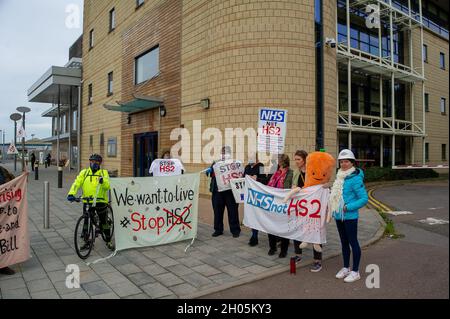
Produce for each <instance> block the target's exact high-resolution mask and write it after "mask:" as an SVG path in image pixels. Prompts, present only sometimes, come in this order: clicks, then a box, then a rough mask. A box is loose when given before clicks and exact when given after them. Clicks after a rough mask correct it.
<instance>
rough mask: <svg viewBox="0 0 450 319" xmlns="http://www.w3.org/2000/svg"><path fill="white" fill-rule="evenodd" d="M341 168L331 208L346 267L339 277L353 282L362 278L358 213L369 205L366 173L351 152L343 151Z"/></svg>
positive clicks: (340, 154) (340, 157) (335, 184)
mask: <svg viewBox="0 0 450 319" xmlns="http://www.w3.org/2000/svg"><path fill="white" fill-rule="evenodd" d="M338 161H339V167H340V169H339V170H338V173H337V175H336V180H335V181H334V184H333V187H332V188H331V196H330V202H329V207H330V211H331V212H332V213H333V217H334V219H335V220H336V225H337V229H338V232H339V237H340V239H341V245H342V256H343V259H344V268H342V269H341V270H340V271H339V272H338V273H337V274H336V278H338V279H344V278H345V279H344V281H345V282H347V283H351V282H354V281H356V280H359V279H361V277H360V274H359V263H360V260H361V248H360V246H359V243H358V237H357V236H358V217H359V212H358V210H359V209H360V208H362V207H364V206H365V205H366V204H367V201H368V197H367V192H366V189H365V186H364V173H363V171H362V170H361V169H359V168H355V161H356V160H355V155H354V154H353V152H352V151H350V150H347V149H345V150H343V151H341V152H340V153H339V157H338ZM350 247H351V252H352V253H353V268H352V269H351V270H350V253H351V252H350Z"/></svg>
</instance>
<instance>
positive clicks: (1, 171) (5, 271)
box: [0, 165, 15, 276]
mask: <svg viewBox="0 0 450 319" xmlns="http://www.w3.org/2000/svg"><path fill="white" fill-rule="evenodd" d="M14 178H15V177H14V175H13V174H11V173H10V172H8V170H7V169H6V168H4V167H3V166H1V165H0V185H3V184H6V183H8V182H10V181H12V180H13V179H14ZM14 274H15V271H14V270H12V269H11V268H9V267H5V268H0V275H8V276H12V275H14Z"/></svg>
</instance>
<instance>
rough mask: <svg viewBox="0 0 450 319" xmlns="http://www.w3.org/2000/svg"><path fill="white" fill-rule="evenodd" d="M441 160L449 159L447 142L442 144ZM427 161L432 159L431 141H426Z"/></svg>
mask: <svg viewBox="0 0 450 319" xmlns="http://www.w3.org/2000/svg"><path fill="white" fill-rule="evenodd" d="M441 160H442V161H446V160H447V144H441ZM425 161H427V162H429V161H430V143H425Z"/></svg>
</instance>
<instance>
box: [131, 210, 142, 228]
mask: <svg viewBox="0 0 450 319" xmlns="http://www.w3.org/2000/svg"><path fill="white" fill-rule="evenodd" d="M136 215H137V219H135V218H134V217H135V216H136ZM140 216H141V214H139V213H133V214H132V215H131V221H133V222H135V223H137V224H138V225H139V228H133V231H140V230H141V228H142V226H141V222H140V220H139V219H138V218H139V217H140ZM144 218H145V217H144Z"/></svg>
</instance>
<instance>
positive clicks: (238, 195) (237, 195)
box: [230, 178, 245, 204]
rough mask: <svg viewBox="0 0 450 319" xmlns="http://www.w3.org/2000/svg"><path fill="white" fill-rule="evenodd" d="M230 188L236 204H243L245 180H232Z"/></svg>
mask: <svg viewBox="0 0 450 319" xmlns="http://www.w3.org/2000/svg"><path fill="white" fill-rule="evenodd" d="M230 186H231V190H232V191H233V196H234V200H235V201H236V203H237V204H243V203H244V200H245V178H235V179H232V180H231V181H230Z"/></svg>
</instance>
